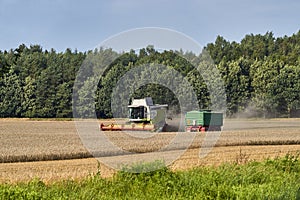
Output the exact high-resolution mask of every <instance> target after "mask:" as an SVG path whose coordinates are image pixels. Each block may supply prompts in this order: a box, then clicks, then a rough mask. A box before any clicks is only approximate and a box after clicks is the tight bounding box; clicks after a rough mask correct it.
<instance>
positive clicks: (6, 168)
mask: <svg viewBox="0 0 300 200" xmlns="http://www.w3.org/2000/svg"><path fill="white" fill-rule="evenodd" d="M0 128H1V129H0V144H1V146H0V157H2V159H5V158H7V157H8V156H9V155H11V156H15V155H19V156H21V157H22V156H24V155H27V156H28V155H31V156H33V157H36V156H37V157H38V156H41V155H55V154H66V155H70V154H76V153H78V152H79V153H80V152H81V153H84V152H86V150H85V148H84V146H83V145H82V144H81V141H80V139H79V137H78V135H77V134H76V129H75V126H74V123H73V122H72V121H69V122H65V121H30V120H13V119H10V120H7V119H6V120H0ZM224 129H225V131H223V132H222V134H221V137H220V138H219V141H218V143H217V147H214V148H213V149H212V150H211V152H210V153H209V154H208V155H207V156H206V157H205V158H203V159H200V158H199V151H200V147H201V141H203V137H204V135H203V134H202V135H201V134H198V135H197V136H196V138H195V141H194V143H193V144H192V148H191V149H188V150H187V151H186V152H185V153H184V154H183V155H181V156H180V157H178V158H177V159H175V161H174V162H172V164H171V165H170V167H171V168H172V169H175V170H178V169H188V168H192V167H195V166H201V165H219V164H221V163H223V162H238V163H244V162H247V161H249V160H261V159H264V158H268V157H277V156H283V155H285V154H286V153H296V152H297V151H298V152H299V151H300V145H299V144H300V142H299V141H300V120H299V119H293V120H286V119H280V120H278V119H275V120H229V121H226V124H225V127H224ZM172 134H174V133H162V134H161V135H160V136H157V137H158V138H156V139H153V138H152V139H151V138H150V139H149V141H146V144H150V143H151V142H150V141H151V140H153V141H152V145H153V144H156V143H159V142H157V141H161V144H160V145H164V144H165V143H164V142H168V140H167V138H168V137H169V136H172ZM107 136H108V137H109V138H110V139H111V140H112V141H114V143H115V144H117V145H121V146H122V147H124V148H125V149H126V148H130V147H131V146H134V145H133V143H132V142H135V143H134V144H135V145H136V146H137V147H138V148H139V149H142V150H143V149H147V148H148V147H147V145H145V141H143V140H141V139H139V140H138V141H140V142H141V143H139V142H136V140H128V136H126V135H122V136H121V137H120V135H119V137H117V138H118V139H116V138H115V133H114V134H110V133H108V135H107ZM120 138H121V139H120ZM126 138H127V139H126ZM171 138H172V137H171ZM128 143H129V144H128ZM285 143H286V144H290V145H283V144H285ZM259 144H268V145H259ZM276 144H281V145H276ZM292 144H294V145H292ZM295 144H296V145H295ZM126 145H127V146H126ZM158 145H159V144H158ZM193 145H194V146H193ZM245 145H246V146H245ZM148 146H149V145H148ZM126 150H128V149H126ZM129 150H130V149H129ZM176 153H178V150H171V151H168V152H165V154H166V156H168V155H174V154H176ZM147 154H149V155H150V154H151V153H146V154H138V156H145V157H149V156H148V155H147ZM135 156H136V155H135ZM46 158H47V156H46ZM103 159H104V160H103ZM132 159H133V155H131V156H130V155H129V156H128V155H126V156H124V155H123V156H111V157H106V158H101V159H100V160H101V161H104V163H106V164H107V163H109V162H114V161H118V162H120V161H121V162H123V163H126V161H128V160H132ZM171 160H172V159H171ZM99 171H101V175H102V176H104V177H109V176H111V175H112V174H113V172H114V170H112V169H110V168H108V167H106V166H105V165H104V164H100V165H99V163H98V162H97V160H96V159H94V158H87V159H72V160H58V161H40V162H20V163H2V164H0V181H1V182H16V181H28V180H31V179H32V178H35V177H38V178H41V179H42V180H44V181H46V182H49V181H50V182H51V181H54V180H61V179H70V178H71V179H80V178H83V177H86V176H87V175H89V174H95V173H97V172H99Z"/></svg>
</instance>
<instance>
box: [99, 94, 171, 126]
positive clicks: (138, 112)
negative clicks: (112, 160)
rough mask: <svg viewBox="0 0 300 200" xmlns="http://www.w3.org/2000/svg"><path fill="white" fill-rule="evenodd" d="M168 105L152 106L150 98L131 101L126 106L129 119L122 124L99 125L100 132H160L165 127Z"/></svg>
mask: <svg viewBox="0 0 300 200" xmlns="http://www.w3.org/2000/svg"><path fill="white" fill-rule="evenodd" d="M167 107H168V105H166V104H165V105H158V104H153V101H152V98H151V97H146V98H144V99H133V101H132V104H131V105H129V106H128V111H129V113H128V114H129V117H128V120H127V121H126V122H125V123H124V124H113V123H111V124H107V125H105V124H103V123H101V124H100V129H101V130H102V131H152V132H155V131H156V132H160V131H163V130H164V128H165V127H166V120H165V119H166V110H167Z"/></svg>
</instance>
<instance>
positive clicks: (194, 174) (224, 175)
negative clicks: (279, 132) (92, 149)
mask: <svg viewBox="0 0 300 200" xmlns="http://www.w3.org/2000/svg"><path fill="white" fill-rule="evenodd" d="M153 166H154V168H153ZM158 167H159V169H158V170H155V171H150V172H145V173H131V172H124V171H123V172H119V173H117V174H116V175H115V176H114V177H113V178H111V179H103V178H101V177H100V176H99V173H101V172H99V173H98V174H96V175H93V176H90V177H88V178H86V179H85V180H82V181H71V180H69V181H63V182H56V183H52V184H49V185H46V184H45V183H44V182H42V181H40V180H38V179H36V180H32V181H31V182H28V183H19V184H15V185H13V184H2V185H0V198H1V199H299V198H300V160H299V157H298V156H294V155H286V156H285V157H284V158H277V159H267V160H265V161H263V162H249V163H247V164H244V165H239V164H237V163H234V164H224V165H221V166H219V167H199V168H195V169H193V170H189V171H178V172H172V171H170V170H169V169H168V168H166V167H164V166H163V163H162V162H160V161H157V162H156V163H146V164H139V165H136V166H132V167H129V166H126V171H130V170H131V171H133V172H135V171H136V170H142V171H143V169H146V170H149V169H157V168H158Z"/></svg>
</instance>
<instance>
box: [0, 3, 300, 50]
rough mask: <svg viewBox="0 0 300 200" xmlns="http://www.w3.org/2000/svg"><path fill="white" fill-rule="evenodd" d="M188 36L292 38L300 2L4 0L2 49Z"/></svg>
mask: <svg viewBox="0 0 300 200" xmlns="http://www.w3.org/2000/svg"><path fill="white" fill-rule="evenodd" d="M141 27H162V28H169V29H173V30H176V31H179V32H182V33H184V34H186V35H188V36H190V37H192V38H193V39H194V40H196V41H197V42H198V43H200V44H201V45H206V44H207V43H209V42H213V41H214V40H215V39H216V37H217V35H221V36H223V37H224V38H225V39H227V40H229V41H237V42H239V41H240V40H241V39H242V38H243V37H244V36H245V35H246V34H250V33H254V34H264V33H266V32H267V31H272V32H273V33H274V34H275V36H277V37H282V36H284V35H292V34H293V33H296V32H298V31H299V30H300V1H298V0H285V1H283V0H227V1H226V0H205V1H202V0H186V1H184V0H181V1H180V0H151V1H150V0H0V49H1V50H8V49H11V48H16V47H18V46H19V45H20V44H22V43H24V44H26V45H30V44H40V45H41V46H42V47H43V48H44V49H51V48H54V49H55V50H57V51H64V50H65V49H66V48H71V49H73V50H74V49H75V48H76V49H78V50H79V51H86V50H89V49H93V48H94V47H95V46H96V45H97V44H99V43H101V42H102V41H103V40H105V39H107V38H109V37H111V36H112V35H115V34H118V33H120V32H122V31H126V30H129V29H133V28H141Z"/></svg>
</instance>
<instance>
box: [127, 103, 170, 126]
mask: <svg viewBox="0 0 300 200" xmlns="http://www.w3.org/2000/svg"><path fill="white" fill-rule="evenodd" d="M167 107H168V105H167V104H164V105H158V104H153V100H152V98H151V97H146V98H144V99H133V100H132V104H131V105H129V106H128V108H129V117H128V118H129V121H131V122H144V123H147V122H148V123H153V124H156V123H161V122H162V121H163V122H165V118H166V110H167Z"/></svg>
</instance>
